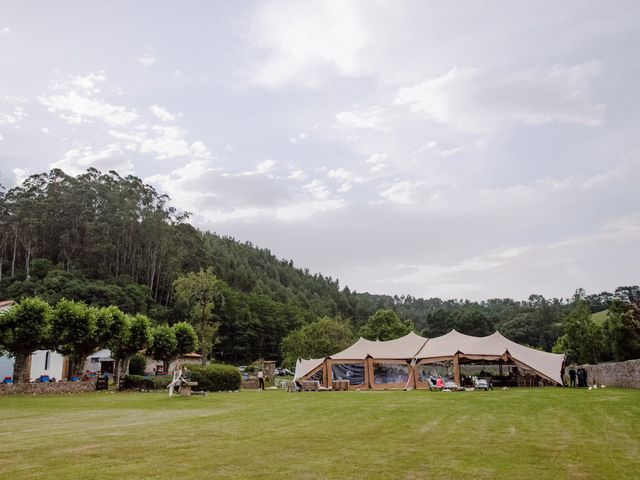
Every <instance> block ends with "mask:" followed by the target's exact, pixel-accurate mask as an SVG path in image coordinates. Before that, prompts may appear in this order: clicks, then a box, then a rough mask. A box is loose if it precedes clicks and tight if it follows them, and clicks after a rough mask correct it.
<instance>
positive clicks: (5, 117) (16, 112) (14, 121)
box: [0, 107, 27, 128]
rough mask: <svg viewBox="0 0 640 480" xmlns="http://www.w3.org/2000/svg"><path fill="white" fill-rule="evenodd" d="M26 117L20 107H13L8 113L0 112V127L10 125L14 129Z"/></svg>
mask: <svg viewBox="0 0 640 480" xmlns="http://www.w3.org/2000/svg"><path fill="white" fill-rule="evenodd" d="M26 115H27V114H26V113H25V111H24V110H23V109H22V107H14V109H13V110H12V111H11V112H10V113H4V112H0V125H11V126H12V127H14V128H16V127H18V126H19V125H20V122H21V121H22V119H23V118H24V117H26Z"/></svg>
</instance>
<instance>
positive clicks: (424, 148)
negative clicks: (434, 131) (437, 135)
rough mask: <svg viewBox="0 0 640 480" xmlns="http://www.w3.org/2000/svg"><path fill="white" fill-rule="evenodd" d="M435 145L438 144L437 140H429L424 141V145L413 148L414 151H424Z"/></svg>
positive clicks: (431, 148)
mask: <svg viewBox="0 0 640 480" xmlns="http://www.w3.org/2000/svg"><path fill="white" fill-rule="evenodd" d="M436 145H438V142H436V141H435V140H431V141H430V142H428V143H425V144H424V145H421V146H420V147H418V148H416V149H415V150H414V153H426V152H429V151H431V150H433V149H434V148H435V146H436Z"/></svg>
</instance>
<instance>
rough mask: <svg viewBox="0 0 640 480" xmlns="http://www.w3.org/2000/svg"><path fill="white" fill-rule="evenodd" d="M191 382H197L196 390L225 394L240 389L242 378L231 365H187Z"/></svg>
mask: <svg viewBox="0 0 640 480" xmlns="http://www.w3.org/2000/svg"><path fill="white" fill-rule="evenodd" d="M187 369H188V370H189V373H190V377H191V380H192V381H194V382H198V386H197V387H196V388H197V389H198V390H203V391H205V392H225V391H233V390H238V389H240V383H241V381H242V377H241V376H240V372H239V371H238V369H237V368H236V367H234V366H233V365H221V364H213V365H187Z"/></svg>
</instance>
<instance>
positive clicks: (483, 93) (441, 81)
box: [394, 62, 605, 133]
mask: <svg viewBox="0 0 640 480" xmlns="http://www.w3.org/2000/svg"><path fill="white" fill-rule="evenodd" d="M601 71H602V67H601V65H600V64H599V63H596V62H591V63H583V64H578V65H572V66H565V65H555V66H552V67H544V68H537V69H528V70H519V71H516V72H507V73H502V72H490V71H484V70H480V69H470V68H453V69H451V70H449V71H448V72H447V73H446V74H444V75H443V76H441V77H437V78H432V79H429V80H427V81H425V82H423V83H421V84H418V85H415V86H413V87H406V88H402V89H400V90H398V92H397V93H396V96H395V100H394V103H395V104H396V105H407V106H409V108H410V109H411V110H412V111H414V112H419V113H424V114H426V115H428V116H430V117H432V118H434V119H435V120H437V121H438V122H440V123H443V124H446V125H448V126H450V127H451V128H453V129H455V130H459V131H462V132H470V133H489V132H493V131H495V130H497V129H499V128H500V127H502V126H503V125H505V124H509V123H524V124H530V125H541V124H545V123H552V122H553V123H577V124H581V125H586V126H595V125H599V124H601V123H602V122H603V121H604V118H603V114H604V109H605V107H604V105H603V104H601V103H597V102H595V101H594V100H593V99H592V96H593V95H592V80H593V78H594V77H596V76H597V75H599V74H600V72H601Z"/></svg>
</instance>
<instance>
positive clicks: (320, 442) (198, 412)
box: [0, 388, 640, 480]
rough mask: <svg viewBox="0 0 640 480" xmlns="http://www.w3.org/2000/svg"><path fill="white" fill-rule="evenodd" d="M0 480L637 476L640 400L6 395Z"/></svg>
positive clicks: (603, 393)
mask: <svg viewBox="0 0 640 480" xmlns="http://www.w3.org/2000/svg"><path fill="white" fill-rule="evenodd" d="M0 445H1V447H0V478H2V479H5V478H6V479H41V478H51V479H87V478H96V479H111V478H120V479H137V478H154V479H174V478H194V479H196V478H197V479H200V478H216V479H230V478H234V479H235V478H260V479H276V478H277V479H288V478H294V479H316V478H317V479H320V478H327V479H351V478H376V479H377V478H379V479H422V478H473V479H496V478H500V479H502V478H504V479H537V480H543V479H551V478H576V479H601V478H615V479H638V478H640V391H637V390H619V389H604V390H597V391H586V390H575V389H573V390H571V389H566V388H565V389H563V388H545V389H515V388H514V389H510V390H507V391H503V390H496V391H493V392H455V393H443V392H425V391H408V392H403V391H396V392H391V391H390V392H340V393H337V392H332V393H331V392H326V393H324V392H323V393H317V392H307V393H297V394H292V393H285V392H282V391H266V392H257V391H243V392H240V393H217V394H210V395H209V396H208V397H207V398H204V397H191V398H179V397H178V398H175V397H174V398H173V399H169V398H167V396H166V395H165V394H160V393H108V392H96V393H91V394H84V395H67V396H38V397H32V396H23V397H20V396H18V397H4V398H0Z"/></svg>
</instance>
